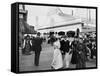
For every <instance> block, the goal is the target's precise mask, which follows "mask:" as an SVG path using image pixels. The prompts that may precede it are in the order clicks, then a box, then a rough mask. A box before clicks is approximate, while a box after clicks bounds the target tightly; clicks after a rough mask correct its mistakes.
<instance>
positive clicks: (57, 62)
mask: <svg viewBox="0 0 100 76" xmlns="http://www.w3.org/2000/svg"><path fill="white" fill-rule="evenodd" d="M51 67H52V68H53V69H61V68H62V67H63V60H62V54H61V51H60V42H59V40H57V41H56V42H54V53H53V60H52V63H51Z"/></svg>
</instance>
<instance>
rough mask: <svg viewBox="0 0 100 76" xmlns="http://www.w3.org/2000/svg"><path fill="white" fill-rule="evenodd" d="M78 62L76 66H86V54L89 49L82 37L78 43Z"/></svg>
mask: <svg viewBox="0 0 100 76" xmlns="http://www.w3.org/2000/svg"><path fill="white" fill-rule="evenodd" d="M76 52H77V55H76V56H77V63H76V68H86V54H87V49H86V46H85V45H84V44H83V41H82V39H79V43H78V44H77V51H76Z"/></svg>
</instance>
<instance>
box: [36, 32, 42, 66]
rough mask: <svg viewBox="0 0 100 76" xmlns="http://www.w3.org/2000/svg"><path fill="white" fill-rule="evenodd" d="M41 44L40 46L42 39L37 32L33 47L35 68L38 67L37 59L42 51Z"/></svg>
mask: <svg viewBox="0 0 100 76" xmlns="http://www.w3.org/2000/svg"><path fill="white" fill-rule="evenodd" d="M41 44H42V38H40V33H39V32H38V33H37V37H36V38H35V45H34V50H35V61H34V64H35V65H36V66H38V65H39V57H40V52H41V50H42V47H41Z"/></svg>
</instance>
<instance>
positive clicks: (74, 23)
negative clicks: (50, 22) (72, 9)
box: [37, 22, 83, 30]
mask: <svg viewBox="0 0 100 76" xmlns="http://www.w3.org/2000/svg"><path fill="white" fill-rule="evenodd" d="M77 24H83V23H82V22H77V23H72V24H66V25H60V26H53V27H46V28H41V29H37V30H44V29H52V28H59V27H64V26H72V25H77Z"/></svg>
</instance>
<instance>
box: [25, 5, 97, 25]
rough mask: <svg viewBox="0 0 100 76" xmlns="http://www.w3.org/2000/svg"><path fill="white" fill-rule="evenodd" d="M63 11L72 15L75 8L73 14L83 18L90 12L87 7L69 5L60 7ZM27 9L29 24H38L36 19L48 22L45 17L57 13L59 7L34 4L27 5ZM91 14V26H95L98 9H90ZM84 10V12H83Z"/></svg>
mask: <svg viewBox="0 0 100 76" xmlns="http://www.w3.org/2000/svg"><path fill="white" fill-rule="evenodd" d="M59 8H60V9H61V10H62V11H63V13H65V14H69V15H72V10H74V12H73V14H74V15H73V16H74V17H79V18H82V19H83V20H87V19H86V18H88V15H87V14H88V13H87V9H84V8H83V9H82V8H81V9H79V8H78V9H77V8H67V7H59ZM25 9H26V10H28V17H27V18H28V19H27V22H28V24H29V25H32V26H36V25H37V22H36V19H38V20H39V19H40V18H41V21H38V24H40V25H42V24H44V23H46V22H47V21H45V19H46V18H47V17H48V15H51V14H55V13H56V12H57V10H56V9H57V7H51V6H34V5H25ZM90 11H91V12H90V14H91V22H92V23H93V25H91V26H95V25H94V24H95V22H96V21H95V17H96V16H95V15H96V11H95V10H94V9H91V10H90ZM83 12H84V13H83Z"/></svg>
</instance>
